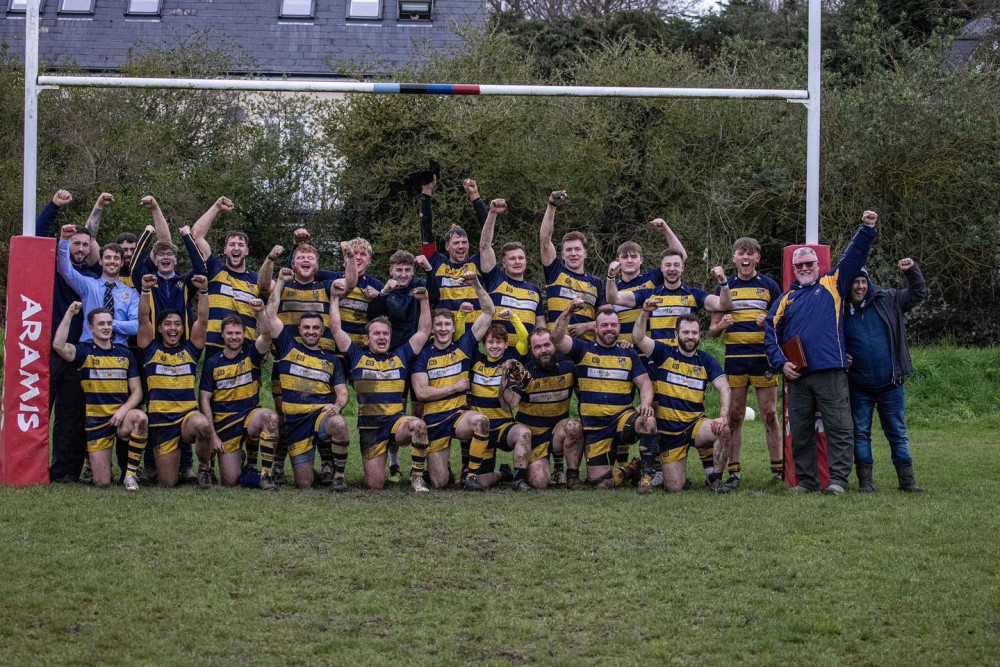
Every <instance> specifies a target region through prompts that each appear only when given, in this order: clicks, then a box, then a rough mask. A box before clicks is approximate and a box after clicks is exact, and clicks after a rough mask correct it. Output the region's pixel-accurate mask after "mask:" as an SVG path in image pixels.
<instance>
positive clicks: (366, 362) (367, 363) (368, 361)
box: [365, 359, 375, 366]
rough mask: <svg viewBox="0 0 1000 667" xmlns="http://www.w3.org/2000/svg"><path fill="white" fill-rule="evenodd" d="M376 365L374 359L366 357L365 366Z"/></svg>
mask: <svg viewBox="0 0 1000 667" xmlns="http://www.w3.org/2000/svg"><path fill="white" fill-rule="evenodd" d="M374 365H375V360H374V359H365V366H374Z"/></svg>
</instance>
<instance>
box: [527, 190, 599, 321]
mask: <svg viewBox="0 0 1000 667" xmlns="http://www.w3.org/2000/svg"><path fill="white" fill-rule="evenodd" d="M564 201H566V191H565V190H556V191H555V192H553V193H552V194H550V195H549V205H548V207H546V209H545V215H544V216H543V217H542V226H541V228H540V229H539V231H538V238H539V242H540V244H541V255H542V266H543V267H544V268H545V283H546V285H545V296H546V298H547V306H548V318H547V320H548V322H549V324H550V326H551V325H552V323H553V322H555V321H556V318H557V317H559V315H560V314H561V313H562V312H563V311H565V310H567V309H568V308H569V305H570V304H571V303H573V301H574V300H575V299H577V298H579V299H580V306H579V307H578V308H577V309H576V310H575V311H574V312H573V313H572V319H571V320H570V323H569V329H568V331H569V335H570V336H573V337H574V338H586V339H587V340H591V341H592V340H594V339H595V334H594V332H595V329H596V325H595V323H594V313H595V311H596V309H597V308H598V307H600V306H602V305H604V304H605V296H604V282H603V281H602V280H601V279H600V278H598V277H597V276H595V275H592V274H590V273H587V271H586V268H585V266H584V265H585V264H586V261H587V235H586V234H584V233H583V232H577V231H572V232H567V233H566V234H564V235H563V238H562V259H560V258H559V257H558V256H557V254H556V246H555V244H553V243H552V233H553V232H554V231H555V224H556V208H558V207H559V206H560V205H561V204H562V203H563V202H564Z"/></svg>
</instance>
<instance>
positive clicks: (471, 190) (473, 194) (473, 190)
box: [462, 178, 479, 201]
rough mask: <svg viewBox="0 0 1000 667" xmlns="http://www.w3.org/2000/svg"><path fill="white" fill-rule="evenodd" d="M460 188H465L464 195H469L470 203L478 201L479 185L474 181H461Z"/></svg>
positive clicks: (469, 179) (470, 179)
mask: <svg viewBox="0 0 1000 667" xmlns="http://www.w3.org/2000/svg"><path fill="white" fill-rule="evenodd" d="M462 187H463V188H465V194H467V195H469V199H471V200H472V201H476V200H477V199H479V185H478V184H477V183H476V181H475V180H474V179H472V178H467V179H465V180H464V181H462Z"/></svg>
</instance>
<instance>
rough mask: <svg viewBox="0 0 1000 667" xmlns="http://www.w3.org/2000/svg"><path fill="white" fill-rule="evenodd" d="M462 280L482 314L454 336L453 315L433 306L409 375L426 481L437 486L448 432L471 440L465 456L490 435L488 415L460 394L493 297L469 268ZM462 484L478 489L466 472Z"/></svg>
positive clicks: (444, 480) (445, 463)
mask: <svg viewBox="0 0 1000 667" xmlns="http://www.w3.org/2000/svg"><path fill="white" fill-rule="evenodd" d="M462 280H464V281H465V282H468V283H469V284H470V285H471V286H472V288H473V289H474V290H475V291H476V295H477V296H478V297H479V306H480V308H481V309H482V314H480V315H479V317H478V318H477V319H476V321H475V322H473V324H472V327H470V328H469V330H468V331H466V332H465V334H463V335H462V336H461V337H460V338H458V339H457V340H455V318H454V315H453V314H452V312H451V311H450V310H447V309H446V308H437V309H435V310H434V312H432V313H431V345H429V346H427V347H426V348H425V349H424V350H423V351H422V352H421V353H420V355H419V356H417V360H416V362H415V363H414V365H413V374H412V376H411V377H412V381H413V392H414V394H416V396H417V398H418V399H420V400H421V401H423V402H424V421H425V422H426V424H427V433H428V438H429V439H430V446H429V447H428V453H427V463H428V474H429V476H430V482H431V486H433V487H434V488H438V489H440V488H442V487H444V486H446V485H447V484H448V481H449V478H450V477H451V470H450V466H449V455H448V453H449V449H450V447H451V439H452V437H454V438H457V439H458V440H459V441H462V442H465V441H471V444H470V446H469V451H470V456H471V452H473V451H475V452H483V451H485V450H486V447H487V445H488V442H489V436H490V421H489V419H487V418H486V415H484V414H483V413H481V412H476V411H475V410H470V409H469V404H468V399H467V396H466V394H467V392H468V391H469V370H470V369H471V367H472V359H473V357H474V356H475V352H476V348H478V347H479V341H481V340H482V339H483V337H484V336H485V335H486V331H487V330H488V329H489V327H490V323H491V322H492V320H493V311H494V307H493V301H491V300H490V295H489V294H487V292H486V290H485V289H484V288H483V286H482V284H480V282H479V279H478V277H477V276H476V274H475V273H473V272H472V271H469V272H467V273H465V274H464V275H463V276H462ZM464 473H465V471H464V470H463V474H464ZM463 485H465V488H466V489H467V490H469V491H478V490H481V489H480V488H478V487H479V485H478V483H476V482H475V480H474V478H473V481H472V482H471V483H470V482H469V478H468V477H467V478H466V479H465V480H464V481H463Z"/></svg>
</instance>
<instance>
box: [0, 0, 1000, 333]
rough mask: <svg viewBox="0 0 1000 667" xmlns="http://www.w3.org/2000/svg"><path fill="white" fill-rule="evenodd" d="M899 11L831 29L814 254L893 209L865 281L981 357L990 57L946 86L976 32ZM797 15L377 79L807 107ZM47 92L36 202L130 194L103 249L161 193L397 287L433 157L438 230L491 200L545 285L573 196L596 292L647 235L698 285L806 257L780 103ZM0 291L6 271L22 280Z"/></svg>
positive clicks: (790, 129) (672, 28)
mask: <svg viewBox="0 0 1000 667" xmlns="http://www.w3.org/2000/svg"><path fill="white" fill-rule="evenodd" d="M911 4H914V3H911ZM890 5H891V6H890ZM900 6H901V5H900V3H895V4H892V3H889V4H888V5H887V4H886V3H885V2H882V3H876V2H871V1H868V0H857V1H854V2H849V3H845V4H844V5H843V6H842V7H841V8H840V9H839V10H838V11H837V12H836V13H834V14H830V15H829V16H828V17H827V23H826V31H825V33H824V46H825V48H826V51H825V63H826V70H825V73H824V77H825V78H824V91H823V110H824V117H823V136H822V146H823V168H822V201H821V222H820V225H821V242H823V243H828V244H830V245H831V246H832V249H833V252H834V254H835V255H836V254H837V253H839V252H840V251H841V250H842V249H843V247H844V245H845V243H846V242H847V240H848V239H849V238H850V237H851V235H852V234H853V233H854V230H855V228H856V227H857V224H858V223H859V220H860V215H861V212H862V211H863V210H865V209H868V208H870V209H874V210H876V211H878V212H879V213H880V227H881V236H880V238H879V241H878V243H877V245H876V247H875V250H874V252H873V254H872V259H871V261H870V262H869V268H870V270H871V272H872V274H873V276H874V277H875V278H876V280H878V281H879V282H881V283H883V284H887V285H896V284H900V283H901V279H900V276H899V275H898V271H897V270H896V269H895V263H896V261H897V260H898V259H900V258H902V257H907V256H910V257H914V258H915V259H917V260H918V261H919V262H920V264H921V266H922V267H923V269H924V272H925V275H926V276H927V278H928V280H929V283H930V298H929V299H928V301H927V302H926V303H925V304H924V305H923V306H922V307H921V308H920V309H919V310H918V311H917V312H916V313H915V314H914V316H913V321H912V323H911V329H912V331H913V333H914V334H915V335H916V336H918V337H922V338H924V339H937V338H939V337H941V336H942V335H947V336H949V337H950V338H951V339H952V340H954V341H957V342H960V343H973V344H989V343H990V342H993V341H995V339H996V331H998V330H1000V316H998V315H997V311H996V309H995V308H994V307H993V303H994V302H995V301H996V297H997V287H998V282H1000V278H998V274H997V271H996V267H997V265H998V259H1000V257H998V251H997V248H998V247H1000V222H998V207H997V204H996V202H997V201H1000V196H998V195H1000V159H998V156H1000V131H998V130H1000V86H998V85H997V76H996V72H997V67H996V65H997V63H996V62H995V59H994V56H993V54H991V53H990V52H987V53H984V54H981V56H980V58H979V59H978V60H977V61H976V62H974V63H972V64H971V65H970V66H969V67H966V68H963V69H961V70H959V71H957V72H948V71H946V70H945V69H944V68H942V62H943V61H944V60H945V59H946V57H947V54H948V49H949V47H950V42H949V40H948V39H947V38H946V36H947V35H948V34H951V33H952V32H953V31H954V28H955V26H956V25H957V24H956V23H953V22H950V21H951V20H952V19H954V18H955V17H956V16H957V17H959V18H962V16H961V14H960V12H954V11H953V12H947V11H941V12H939V13H938V15H937V16H936V18H934V20H931V19H930V18H928V17H927V16H926V15H925V14H926V12H925V13H924V14H920V13H919V12H916V13H914V12H911V13H910V14H907V13H906V11H902V10H899V11H897V9H898V8H899V7H900ZM894 7H895V9H894ZM803 8H804V4H803V3H795V2H790V3H785V4H783V5H782V6H781V7H780V8H779V9H778V10H777V11H772V10H770V9H767V8H765V7H763V6H760V5H757V4H755V3H730V4H729V5H728V6H727V7H726V8H725V9H724V10H723V11H722V12H721V13H719V14H717V15H714V16H711V17H708V18H706V19H704V20H702V21H701V22H699V23H697V24H690V23H678V21H676V20H667V21H662V20H660V19H653V18H650V17H649V16H646V15H616V16H611V17H606V18H604V19H567V20H566V21H563V22H558V21H555V22H553V21H547V22H532V21H524V20H520V19H518V18H517V17H494V19H491V22H490V24H489V25H488V26H486V29H485V30H483V28H482V27H481V26H480V27H472V28H470V29H469V30H468V33H467V46H466V48H465V49H464V50H463V51H461V52H460V53H457V54H454V55H453V56H452V57H450V58H449V59H445V58H439V57H433V56H428V57H427V58H426V60H424V61H421V62H417V63H414V64H413V65H412V67H411V68H410V69H408V70H406V71H400V72H394V73H392V74H390V75H387V76H386V77H385V78H386V79H387V80H399V81H424V82H477V83H546V82H553V83H557V82H558V83H566V82H569V83H575V84H582V85H621V86H639V85H648V86H692V87H694V86H697V87H743V88H753V87H768V88H804V87H805V83H806V82H805V71H806V69H805V66H806V56H805V44H804V41H803V40H804V35H805V32H804V20H805V12H804V9H803ZM911 9H912V8H911ZM918 9H919V7H918ZM890 10H891V11H890ZM918 14H919V16H920V17H922V18H920V20H919V21H916V20H915V19H914V18H912V17H913V16H917V15H918ZM747 36H749V37H752V38H753V40H752V41H751V40H749V39H746V37H747ZM240 57H241V54H239V52H238V51H235V50H226V49H219V50H215V51H212V50H210V49H206V48H205V47H204V45H203V44H201V43H199V41H198V38H194V39H193V40H192V43H190V44H187V45H185V48H181V49H177V50H174V51H151V52H148V53H145V54H144V55H142V56H139V57H136V58H135V59H134V62H133V64H132V65H131V66H130V71H131V72H133V73H136V74H139V73H143V74H154V73H155V74H161V75H173V76H180V75H190V74H191V73H198V74H199V75H215V74H222V73H224V72H226V71H229V70H230V69H233V62H234V60H236V59H238V58H240ZM2 71H3V77H4V82H5V83H7V84H8V85H5V86H2V87H0V90H2V91H3V92H0V107H2V108H0V120H2V123H0V141H2V145H3V146H4V147H5V149H6V150H5V157H4V158H3V160H2V163H0V173H3V174H4V175H5V176H7V178H4V179H2V180H0V213H2V219H3V221H4V223H5V224H6V225H7V227H8V229H6V230H5V231H7V232H8V234H10V233H14V231H15V230H16V228H17V221H18V220H19V215H18V209H19V203H18V200H19V194H18V193H19V189H18V188H19V181H20V178H19V175H20V134H19V133H20V129H19V128H20V118H19V114H20V108H21V95H20V92H19V89H18V85H19V84H18V81H17V77H18V76H19V73H18V72H17V67H16V66H15V64H14V63H13V61H12V59H11V57H10V56H9V55H5V56H4V62H3V68H2ZM45 95H46V97H45V102H44V104H43V106H42V109H43V116H42V118H41V132H42V139H41V145H42V154H41V156H40V160H41V165H42V166H41V170H40V183H39V193H40V194H39V196H40V201H44V199H43V198H47V197H48V196H50V194H51V192H53V191H54V190H55V189H57V188H58V187H68V188H69V189H71V190H72V191H73V192H74V194H75V195H76V197H77V200H78V201H79V202H80V203H79V204H76V203H74V206H73V207H71V210H69V211H67V212H66V213H65V214H64V218H65V219H66V220H74V221H81V220H82V219H83V218H85V217H86V213H87V211H88V210H89V206H90V205H91V204H92V202H93V200H94V199H95V198H96V196H97V194H98V193H99V192H100V191H102V190H108V191H111V192H113V193H115V195H116V196H117V197H118V198H119V202H120V203H119V204H118V205H116V206H115V208H114V209H112V211H111V212H109V213H108V214H107V215H106V219H105V223H104V229H105V230H106V231H105V232H102V240H103V239H107V238H109V237H111V236H112V235H113V234H114V233H117V231H119V230H122V229H132V230H137V229H138V228H139V227H141V225H143V224H145V223H146V222H147V219H146V217H145V215H144V213H145V212H144V211H142V210H141V209H139V208H138V206H136V205H135V202H137V201H138V199H139V197H141V196H142V195H143V194H147V193H151V194H155V195H157V197H158V198H159V199H160V201H161V204H162V205H163V208H164V210H165V211H166V213H167V215H168V217H169V218H171V219H172V221H173V222H175V223H176V224H178V225H179V224H184V223H190V222H192V221H193V220H194V219H195V218H196V217H197V215H198V214H199V213H200V212H201V211H202V210H204V209H205V208H206V207H207V206H208V205H210V204H211V202H212V201H214V200H215V198H216V197H217V196H219V195H222V194H225V195H228V196H230V197H232V198H233V199H234V200H235V201H236V202H237V206H238V210H237V212H236V214H234V215H232V216H228V217H226V218H224V219H221V220H220V223H219V225H218V227H219V229H218V230H217V233H219V234H221V233H223V232H224V231H225V230H227V229H231V228H238V227H241V228H245V229H247V230H248V231H250V232H251V238H252V245H253V248H252V251H253V255H254V260H259V259H260V258H262V257H263V254H264V253H265V252H267V250H268V249H269V248H270V247H271V245H272V244H273V243H284V244H285V245H287V241H288V229H289V228H290V227H292V226H295V225H299V224H305V225H307V226H308V227H310V228H311V229H312V230H313V232H314V234H316V236H317V238H323V239H327V240H332V239H344V238H349V237H352V236H355V235H362V236H365V237H367V238H369V239H371V240H372V242H373V245H374V247H375V261H374V264H373V272H374V273H376V274H384V273H385V267H386V260H387V258H388V256H389V255H390V254H391V253H392V252H393V251H394V250H395V249H397V248H407V249H410V250H415V249H416V248H417V247H418V245H419V229H418V224H417V216H416V208H417V203H416V196H415V193H414V192H413V191H411V190H408V189H407V188H406V186H405V185H404V183H405V175H406V174H407V172H409V171H411V170H413V169H416V168H423V167H425V165H426V161H427V159H429V158H435V159H438V160H439V161H440V162H441V164H442V168H443V179H442V184H441V186H440V187H439V189H438V192H437V194H436V197H435V204H434V205H435V215H436V221H437V228H438V230H441V231H443V229H444V228H445V227H446V226H447V225H448V224H450V223H452V222H458V223H460V224H463V225H465V226H466V227H467V228H469V230H470V233H471V235H472V237H473V239H475V238H476V237H477V235H478V234H477V231H476V229H475V219H474V216H473V215H472V210H471V206H470V205H469V203H468V201H467V198H466V197H465V196H464V193H463V192H462V190H461V186H460V181H461V179H462V178H464V177H467V176H472V177H475V178H476V179H477V180H478V181H479V184H480V190H481V192H482V194H483V196H484V197H485V198H492V197H505V198H506V199H507V200H508V202H509V210H508V213H506V214H505V215H504V216H503V217H502V218H501V220H500V224H499V228H498V232H497V242H498V243H502V242H505V241H509V240H518V241H522V242H524V243H525V244H526V246H527V247H528V249H529V251H531V254H532V255H534V259H533V261H534V265H533V266H532V270H531V273H532V276H531V277H532V278H534V279H535V280H536V281H538V280H541V277H542V276H541V269H540V265H539V264H538V259H537V253H536V252H535V251H534V249H535V248H536V247H537V246H536V239H537V229H538V223H539V220H540V218H541V214H542V211H543V210H544V205H545V198H546V195H547V193H548V192H550V191H551V190H553V189H557V188H565V189H567V190H568V191H569V193H570V200H569V202H568V204H567V205H566V207H565V208H564V209H561V210H560V213H559V216H558V219H557V230H556V231H557V237H558V236H561V234H562V233H564V232H565V231H568V230H569V229H574V228H577V229H581V230H583V231H585V232H586V233H587V234H588V235H589V236H590V237H591V238H592V239H593V242H592V244H591V247H590V258H591V259H590V266H591V269H592V270H593V271H595V272H600V271H601V270H603V268H604V264H605V263H606V262H607V261H609V260H610V259H612V257H613V254H614V249H615V247H616V246H617V244H618V243H619V242H621V241H622V240H625V239H635V240H637V241H640V242H641V243H642V244H643V246H644V247H645V248H646V252H647V256H648V258H649V259H648V262H647V263H648V264H652V263H653V262H655V261H656V257H657V256H658V251H659V249H660V247H661V246H662V239H658V238H657V235H656V234H653V233H652V231H651V230H650V229H649V228H648V224H647V223H648V220H650V219H651V218H653V217H657V216H659V217H663V218H665V219H666V220H667V221H668V222H669V223H670V224H671V226H672V227H673V228H674V229H675V231H677V233H678V234H679V235H680V237H681V238H682V240H683V241H684V243H685V244H686V246H687V248H688V251H689V255H690V259H689V261H688V273H687V276H688V280H689V282H692V283H701V282H704V281H705V280H706V279H707V276H708V270H709V268H710V267H711V266H712V265H714V264H716V263H720V262H721V263H726V262H727V261H728V257H729V249H730V247H731V244H732V242H733V241H734V240H735V239H736V238H737V237H739V236H744V235H749V236H754V237H756V238H758V239H759V240H760V241H761V242H762V245H763V248H764V262H763V267H762V268H763V269H764V270H765V271H766V272H768V273H771V274H772V275H775V276H779V275H780V256H781V248H782V247H783V246H785V245H788V244H790V243H794V242H799V241H801V240H802V239H803V237H804V231H805V230H804V217H805V201H804V195H805V131H806V127H805V112H804V109H803V108H801V107H800V106H798V105H793V104H787V103H784V102H741V101H718V100H715V101H708V100H701V101H691V100H650V99H620V98H619V99H569V98H550V99H546V98H539V97H533V98H501V97H469V98H433V97H423V96H395V97H392V96H363V95H355V96H351V97H348V98H346V99H343V100H315V99H313V100H309V99H302V98H289V97H275V96H248V95H240V94H234V93H203V92H199V93H194V92H175V91H150V92H144V91H134V90H133V91H124V90H123V91H113V92H107V91H72V92H59V93H45ZM327 247H330V246H326V247H324V248H321V249H324V250H325V249H326V248H327ZM5 260H6V257H5V258H4V261H5ZM327 263H328V264H329V263H330V262H329V259H328V260H327ZM0 271H3V272H4V273H3V275H6V274H5V271H6V266H0Z"/></svg>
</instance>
